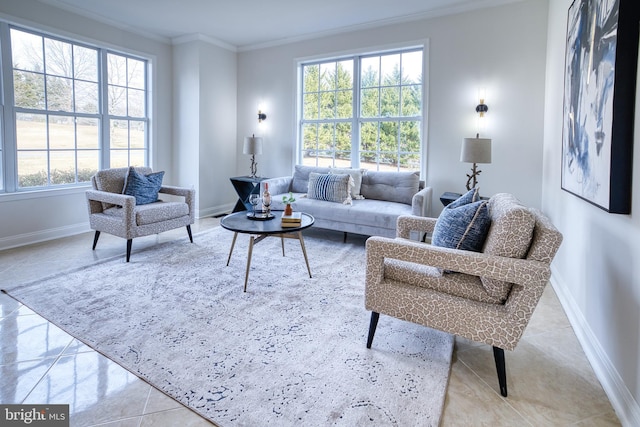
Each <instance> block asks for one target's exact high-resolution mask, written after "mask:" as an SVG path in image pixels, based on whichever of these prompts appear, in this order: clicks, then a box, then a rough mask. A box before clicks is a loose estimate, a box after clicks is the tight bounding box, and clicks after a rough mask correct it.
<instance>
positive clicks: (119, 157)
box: [109, 150, 129, 168]
mask: <svg viewBox="0 0 640 427" xmlns="http://www.w3.org/2000/svg"><path fill="white" fill-rule="evenodd" d="M109 164H110V165H111V167H112V168H126V167H127V166H129V152H128V151H127V150H111V152H110V159H109Z"/></svg>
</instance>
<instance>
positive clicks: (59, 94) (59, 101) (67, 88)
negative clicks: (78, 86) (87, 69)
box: [47, 76, 73, 112]
mask: <svg viewBox="0 0 640 427" xmlns="http://www.w3.org/2000/svg"><path fill="white" fill-rule="evenodd" d="M47 109H48V110H53V111H69V112H72V111H73V81H72V80H71V79H65V78H63V77H52V76H47Z"/></svg>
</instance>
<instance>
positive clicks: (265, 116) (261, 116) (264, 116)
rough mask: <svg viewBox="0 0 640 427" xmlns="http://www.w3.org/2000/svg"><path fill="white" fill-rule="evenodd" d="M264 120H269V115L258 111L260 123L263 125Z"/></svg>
mask: <svg viewBox="0 0 640 427" xmlns="http://www.w3.org/2000/svg"><path fill="white" fill-rule="evenodd" d="M263 120H267V115H266V114H265V113H263V112H262V110H258V123H262V121H263Z"/></svg>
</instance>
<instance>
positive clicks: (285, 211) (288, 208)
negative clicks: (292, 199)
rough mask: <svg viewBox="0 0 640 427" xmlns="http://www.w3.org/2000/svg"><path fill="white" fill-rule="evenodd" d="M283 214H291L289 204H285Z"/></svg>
mask: <svg viewBox="0 0 640 427" xmlns="http://www.w3.org/2000/svg"><path fill="white" fill-rule="evenodd" d="M284 214H285V215H291V214H293V209H291V203H287V205H286V206H285V207H284Z"/></svg>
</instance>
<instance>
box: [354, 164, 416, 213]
mask: <svg viewBox="0 0 640 427" xmlns="http://www.w3.org/2000/svg"><path fill="white" fill-rule="evenodd" d="M419 189H420V174H419V173H418V172H375V171H367V173H365V174H364V175H363V176H362V187H361V189H360V194H362V195H363V196H364V198H365V199H375V200H387V201H390V202H398V203H405V204H407V205H410V204H411V202H412V200H413V196H414V194H416V193H417V192H418V190H419Z"/></svg>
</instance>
